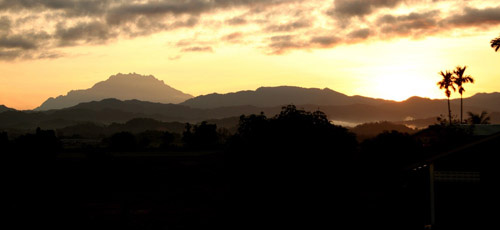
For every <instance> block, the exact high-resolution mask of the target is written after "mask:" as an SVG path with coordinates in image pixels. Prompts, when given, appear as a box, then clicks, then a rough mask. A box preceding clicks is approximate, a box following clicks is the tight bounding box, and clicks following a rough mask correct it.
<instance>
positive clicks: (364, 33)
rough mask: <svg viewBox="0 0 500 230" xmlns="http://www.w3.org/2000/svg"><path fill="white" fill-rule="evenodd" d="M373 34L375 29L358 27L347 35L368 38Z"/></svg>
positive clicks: (351, 37) (354, 37) (352, 37)
mask: <svg viewBox="0 0 500 230" xmlns="http://www.w3.org/2000/svg"><path fill="white" fill-rule="evenodd" d="M372 34H373V31H371V30H370V29H368V28H364V29H358V30H354V31H352V32H350V33H349V34H348V35H347V37H349V38H350V39H367V38H368V37H369V36H370V35H372Z"/></svg>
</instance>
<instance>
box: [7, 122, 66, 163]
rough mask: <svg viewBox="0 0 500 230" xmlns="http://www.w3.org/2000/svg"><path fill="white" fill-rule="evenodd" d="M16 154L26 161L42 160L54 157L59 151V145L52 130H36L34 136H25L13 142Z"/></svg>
mask: <svg viewBox="0 0 500 230" xmlns="http://www.w3.org/2000/svg"><path fill="white" fill-rule="evenodd" d="M14 145H15V146H14V148H15V149H16V152H20V153H22V156H24V157H27V160H30V161H31V160H33V161H37V160H42V159H51V158H53V157H55V156H56V155H57V154H58V153H59V152H60V150H61V143H60V141H59V139H58V138H57V137H56V134H55V132H54V130H42V129H40V128H37V129H36V132H35V133H34V134H31V133H29V134H25V135H21V136H19V137H17V138H16V139H15V140H14Z"/></svg>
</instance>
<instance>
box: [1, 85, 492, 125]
mask: <svg viewBox="0 0 500 230" xmlns="http://www.w3.org/2000/svg"><path fill="white" fill-rule="evenodd" d="M275 89H277V91H275ZM261 91H265V93H260V92H261ZM270 92H274V93H275V94H271V93H270ZM277 92H283V94H279V93H277ZM290 92H305V93H303V94H300V95H305V96H304V98H302V99H300V98H297V100H298V101H299V102H303V101H305V100H306V99H307V100H316V101H317V102H318V103H334V102H333V101H329V100H326V99H322V98H321V95H331V96H332V97H331V98H333V97H337V98H339V101H340V102H339V104H340V105H322V104H296V106H297V108H299V109H305V110H307V111H315V110H318V109H319V110H321V111H323V112H324V113H325V114H326V115H327V116H328V118H329V119H330V120H335V121H345V122H350V123H366V122H377V121H393V122H398V123H400V124H407V125H413V126H416V127H420V128H422V127H425V126H426V125H428V124H434V123H435V122H436V119H435V118H436V117H438V116H439V115H447V113H448V111H447V101H446V100H442V99H429V98H421V97H411V98H408V99H407V100H405V101H402V102H396V101H389V100H380V99H373V98H364V97H359V96H354V97H349V96H345V95H343V94H340V93H337V92H335V91H332V90H329V89H323V90H320V89H303V88H297V87H275V88H260V89H259V90H257V91H245V92H238V93H234V94H233V95H231V94H226V95H217V96H214V97H212V96H206V98H204V97H203V96H202V97H198V99H199V98H202V99H203V100H205V99H207V100H208V99H210V100H212V99H214V98H219V99H220V100H221V101H222V104H224V103H228V104H230V103H229V102H231V100H233V99H234V100H235V98H238V97H239V96H238V95H247V94H248V95H250V96H248V95H247V96H244V97H245V98H246V99H245V100H246V101H247V102H251V101H252V100H254V99H255V98H261V99H259V100H261V101H262V103H261V104H266V103H268V104H273V103H279V100H286V99H285V98H286V97H285V96H283V95H290V94H291V93H290ZM307 92H313V93H311V94H310V95H309V94H308V93H307ZM263 95H265V97H264V96H263ZM307 95H309V96H307ZM498 95H499V94H498V93H493V94H478V95H474V96H472V97H470V98H465V99H464V113H465V112H467V111H472V112H474V113H480V112H481V111H483V110H485V111H487V112H488V113H489V114H490V116H491V118H492V119H491V122H492V123H500V121H499V118H497V115H498V114H500V113H499V111H498V110H495V109H497V107H495V106H496V105H497V104H498V103H500V99H499V98H498ZM266 97H267V98H270V99H269V100H267V99H264V98H266ZM227 98H229V99H227ZM252 98H253V99H252ZM277 98H281V99H277ZM293 98H295V97H292V99H293ZM195 99H196V98H195ZM254 101H256V100H254ZM268 101H270V102H268ZM359 101H362V102H363V101H364V103H361V102H359ZM188 102H193V103H194V102H196V103H201V101H200V100H197V99H196V100H194V99H193V100H188V101H186V102H185V103H181V104H163V103H157V102H147V101H139V100H126V101H121V100H118V99H104V100H101V101H91V102H85V103H80V104H78V105H76V106H73V107H69V108H65V109H59V110H57V109H54V110H49V111H43V112H40V111H15V110H9V111H4V112H0V128H1V129H7V128H9V129H12V128H18V129H30V128H36V127H37V126H40V127H42V128H45V129H54V128H62V127H66V126H68V125H74V124H79V123H81V122H95V123H102V124H110V123H113V122H121V123H123V122H126V121H129V120H131V119H134V118H139V117H141V118H151V119H155V120H158V121H162V122H173V121H178V122H191V123H196V122H200V121H203V120H211V119H223V118H230V117H233V118H234V117H239V116H240V115H243V114H244V115H249V114H259V113H260V112H264V113H265V114H266V115H267V116H269V117H272V116H274V115H276V114H278V113H279V112H280V111H281V106H280V105H276V106H256V105H233V106H223V107H215V108H196V107H190V106H187V105H186V104H189V103H188ZM213 102H214V103H217V102H216V100H215V99H214V100H213ZM357 102H359V103H357ZM207 103H208V102H207ZM349 103H350V104H349ZM208 104H210V103H208ZM239 104H243V102H242V103H239ZM451 105H452V106H451V109H452V113H453V115H454V116H455V117H459V111H460V101H459V100H453V101H452V103H451ZM200 106H201V107H203V106H202V105H201V104H200ZM210 106H212V105H210ZM207 107H209V106H207ZM464 116H466V115H465V114H464ZM235 122H236V120H234V119H233V120H231V121H230V122H229V123H231V124H230V125H227V126H226V127H228V128H231V127H233V125H234V123H235Z"/></svg>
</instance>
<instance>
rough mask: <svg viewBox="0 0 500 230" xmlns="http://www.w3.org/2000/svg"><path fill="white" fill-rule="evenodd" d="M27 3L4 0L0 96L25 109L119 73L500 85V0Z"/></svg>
mask: <svg viewBox="0 0 500 230" xmlns="http://www.w3.org/2000/svg"><path fill="white" fill-rule="evenodd" d="M24 2H25V1H6V0H4V1H0V104H4V105H6V106H8V107H13V108H16V109H32V108H34V107H36V106H38V105H40V104H41V103H42V102H43V101H44V100H46V99H47V98H48V97H54V96H58V95H61V94H66V93H67V92H68V91H69V90H73V89H84V88H89V87H91V86H92V85H93V84H94V83H96V82H98V81H102V80H106V79H107V78H108V77H109V76H110V75H114V74H116V73H119V72H121V73H130V72H137V73H140V74H146V75H149V74H152V75H154V76H155V77H156V78H158V79H161V80H164V81H165V83H167V84H169V85H170V86H172V87H174V88H177V89H179V90H181V91H183V92H186V93H190V94H192V95H201V94H207V93H212V92H219V93H226V92H233V91H238V90H247V89H256V88H257V87H259V86H277V85H294V86H302V87H317V88H325V87H328V88H330V89H333V90H336V91H339V92H342V93H345V94H347V95H364V96H370V97H377V98H386V99H394V100H404V99H406V98H408V97H410V96H413V95H418V96H424V97H431V98H442V97H444V93H443V92H441V91H440V90H439V89H438V88H437V86H436V82H437V81H439V80H440V76H439V75H438V72H439V71H441V70H443V71H444V70H447V69H453V68H454V67H455V66H457V65H467V66H468V69H467V72H466V73H468V74H470V75H472V76H473V77H474V78H475V79H476V83H475V84H473V85H468V86H466V87H465V88H466V90H467V91H466V93H465V96H468V95H469V96H470V95H473V94H474V93H477V92H494V91H499V89H500V80H498V79H500V70H499V68H498V65H499V63H500V52H498V53H495V52H494V50H493V49H492V48H491V47H490V46H489V42H490V40H491V39H493V38H495V37H497V36H499V35H500V3H498V1H438V2H435V1H432V0H428V1H427V0H412V1H403V0H371V1H361V0H349V1H346V0H336V1H319V0H304V1H296V0H275V1H270V0H266V1H264V0H256V1H253V2H252V3H249V1H242V0H233V1H228V0H217V1H213V0H209V1H206V0H203V1H202V0H198V1H197V0H193V1H183V0H177V1H119V0H103V1H100V3H99V4H95V3H94V4H85V3H88V0H73V1H62V2H61V1H56V0H47V1H40V3H39V4H31V5H30V4H23V3H24ZM123 2H126V3H123ZM455 96H458V94H455Z"/></svg>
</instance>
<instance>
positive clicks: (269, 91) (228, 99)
mask: <svg viewBox="0 0 500 230" xmlns="http://www.w3.org/2000/svg"><path fill="white" fill-rule="evenodd" d="M384 102H386V101H385V100H381V99H373V98H369V97H362V96H347V95H345V94H342V93H339V92H336V91H333V90H331V89H328V88H325V89H317V88H300V87H293V86H278V87H260V88H258V89H257V90H255V91H252V90H247V91H239V92H235V93H227V94H217V93H213V94H208V95H202V96H198V97H195V98H191V99H188V100H187V101H185V102H183V103H181V105H187V106H190V107H192V108H203V109H206V108H217V107H228V106H242V105H252V106H257V107H272V106H281V105H288V104H295V105H305V104H313V105H351V104H367V105H377V104H380V103H384Z"/></svg>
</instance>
